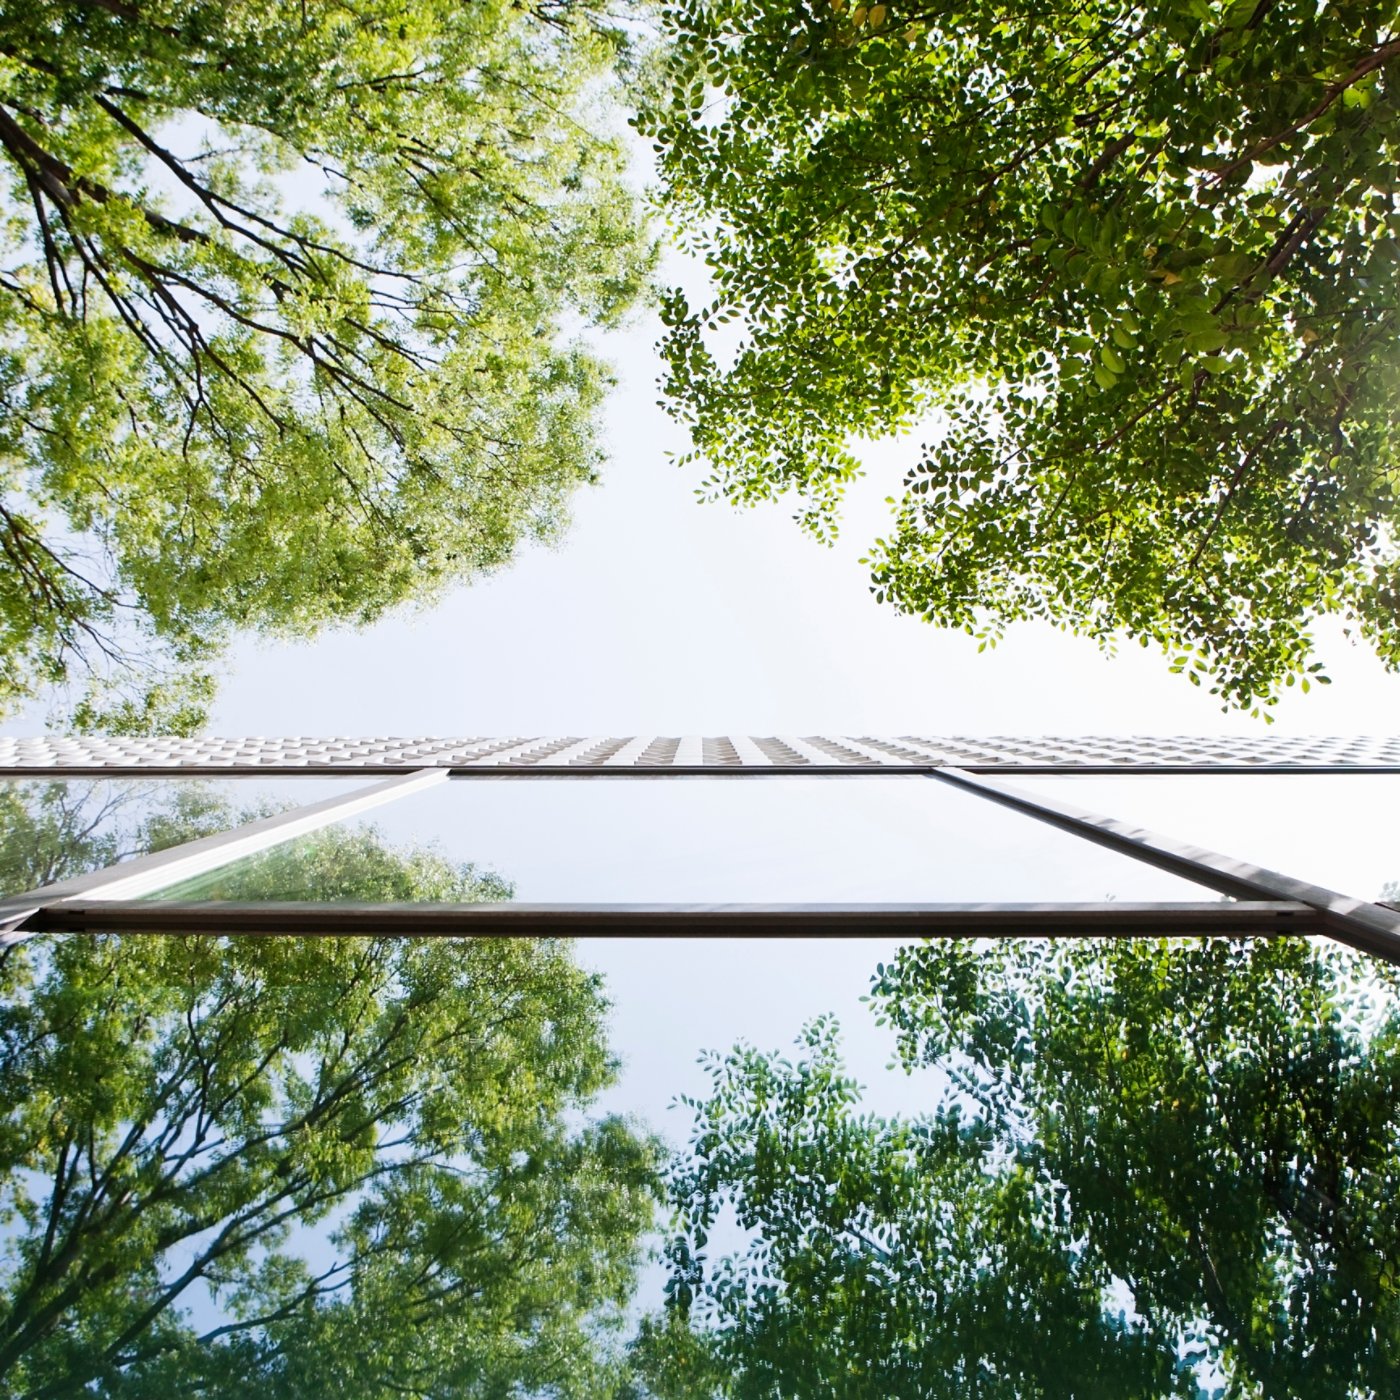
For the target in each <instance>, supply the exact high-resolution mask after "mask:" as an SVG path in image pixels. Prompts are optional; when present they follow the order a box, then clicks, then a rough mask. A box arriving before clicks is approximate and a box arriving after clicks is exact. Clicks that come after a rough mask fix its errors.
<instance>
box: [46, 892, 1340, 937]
mask: <svg viewBox="0 0 1400 1400" xmlns="http://www.w3.org/2000/svg"><path fill="white" fill-rule="evenodd" d="M33 929H34V931H58V930H62V931H94V932H125V933H132V934H160V933H166V934H189V933H196V934H198V933H204V934H238V933H242V934H267V935H273V936H276V935H283V934H292V935H298V934H300V935H342V936H345V935H355V934H359V935H362V936H364V935H376V936H379V935H394V936H442V937H461V936H480V937H512V936H514V937H611V938H650V937H678V938H684V937H708V938H813V937H827V938H832V937H839V938H860V937H868V938H887V937H891V936H903V937H910V938H914V937H923V938H974V937H1001V938H1008V937H1025V938H1066V937H1118V938H1133V937H1138V938H1143V937H1153V938H1161V937H1169V936H1173V935H1181V934H1201V935H1205V936H1216V937H1229V938H1242V937H1258V936H1271V935H1274V936H1276V935H1280V934H1298V933H1315V932H1319V931H1321V929H1322V921H1321V918H1320V916H1319V915H1318V914H1317V912H1316V911H1314V910H1313V909H1311V908H1309V907H1308V906H1307V905H1304V904H1299V903H1295V902H1293V901H1265V902H1253V901H1250V902H1245V903H1225V902H1223V901H1222V902H1203V901H1195V902H1185V903H1155V904H1132V903H1127V902H1121V901H1103V902H1097V903H1090V904H1060V903H1054V904H525V903H509V902H507V903H500V904H407V903H405V904H360V903H355V904H310V903H297V902H293V901H288V902H285V903H281V902H279V903H273V904H251V903H249V904H244V903H234V902H222V901H191V902H188V903H178V902H175V901H168V900H160V901H153V902H146V901H131V902H117V901H107V900H104V901H100V902H92V903H86V902H81V901H65V902H61V903H57V904H51V905H49V906H47V907H46V908H44V909H41V910H39V911H38V912H37V914H36V915H35V916H34V918H33Z"/></svg>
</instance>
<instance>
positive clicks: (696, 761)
mask: <svg viewBox="0 0 1400 1400" xmlns="http://www.w3.org/2000/svg"><path fill="white" fill-rule="evenodd" d="M1047 772H1048V773H1059V774H1072V773H1081V774H1083V773H1138V774H1142V773H1159V774H1167V773H1236V774H1238V773H1244V772H1249V773H1284V772H1286V773H1300V774H1301V773H1320V772H1325V773H1398V774H1400V739H1380V740H1354V739H1340V740H1330V739H1317V740H1301V741H1288V740H1283V741H1280V740H1270V741H1259V740H1250V741H1217V740H1199V739H1198V740H1191V739H1141V740H1120V739H1108V740H1100V739H1073V740H1067V739H1040V740H1029V739H1025V740H1022V739H1017V740H1007V739H993V740H968V739H921V738H914V737H912V736H901V737H899V738H898V739H875V738H870V737H863V738H859V739H857V738H851V737H846V736H842V737H836V738H832V737H825V736H809V737H807V738H797V737H795V736H788V737H773V738H757V739H755V738H747V737H744V736H735V735H729V736H721V737H719V738H712V739H701V738H688V739H687V738H661V737H646V736H643V737H637V738H630V739H627V738H624V739H575V738H568V739H497V740H487V739H477V740H434V739H415V740H394V739H369V740H304V739H303V740H94V739H63V740H47V739H43V740H4V739H0V778H24V779H42V778H49V779H56V778H72V777H94V776H100V777H129V776H140V777H145V778H152V777H215V776H249V777H252V776H259V777H272V776H277V777H289V776H308V777H309V776H326V775H328V774H332V773H353V774H357V775H361V776H369V775H370V774H376V775H379V776H381V777H385V780H384V781H381V782H378V783H373V784H371V785H369V786H366V787H357V788H355V789H354V790H352V791H351V792H348V793H345V794H341V795H337V796H334V797H331V798H327V799H325V800H324V801H320V802H316V803H311V804H309V805H306V806H301V807H296V808H293V809H292V810H290V811H288V812H283V813H279V814H278V815H277V816H274V817H269V818H265V819H263V820H261V821H257V822H252V823H250V824H248V825H246V826H243V827H240V828H238V829H236V830H234V831H229V832H224V833H221V834H220V835H217V836H212V837H206V838H203V839H201V840H198V841H193V842H189V843H187V844H185V845H182V846H177V847H173V848H171V849H170V850H166V851H162V852H159V853H157V854H155V855H150V856H144V857H140V858H138V859H136V860H132V861H127V862H124V863H122V864H119V865H115V866H111V867H109V868H107V869H105V870H100V871H95V872H93V873H91V874H88V875H84V876H81V877H78V878H76V879H73V880H67V881H64V882H62V883H60V884H56V885H51V886H48V887H46V888H44V889H39V890H31V891H29V892H27V893H25V894H21V895H16V896H11V897H9V898H5V899H2V900H0V945H2V944H4V943H11V942H16V941H19V940H22V939H25V938H29V937H32V936H33V935H35V934H37V933H41V932H45V931H58V930H66V931H99V930H100V931H127V932H143V933H152V934H156V933H208V934H222V933H245V934H305V935H328V934H329V935H335V934H356V933H358V934H365V933H376V934H400V935H450V936H458V935H490V936H532V937H533V936H585V937H654V936H666V937H726V938H744V937H807V938H810V937H861V936H870V937H875V936H881V937H888V936H891V935H897V936H908V937H976V936H991V937H1052V938H1053V937H1083V936H1111V937H1162V936H1167V935H1174V934H1192V935H1202V936H1209V937H1229V938H1239V937H1249V936H1260V935H1277V934H1302V933H1310V934H1327V935H1330V936H1331V937H1333V938H1336V939H1338V940H1340V941H1342V942H1345V943H1348V944H1351V945H1352V946H1354V947H1357V948H1361V949H1363V950H1365V951H1366V952H1369V953H1371V954H1374V955H1375V956H1378V957H1381V958H1384V959H1386V960H1387V961H1391V962H1395V963H1400V911H1397V910H1392V909H1389V908H1387V907H1386V906H1383V905H1377V904H1370V903H1367V902H1366V901H1364V900H1359V899H1354V898H1351V897H1350V896H1347V895H1343V894H1338V893H1336V892H1335V891H1331V890H1326V889H1322V888H1320V887H1318V886H1315V885H1312V884H1309V883H1307V882H1305V881H1301V880H1297V879H1295V878H1293V877H1291V876H1288V875H1283V874H1279V873H1277V872H1274V871H1270V870H1266V869H1263V868H1262V867H1259V866H1255V865H1252V864H1250V863H1248V862H1244V861H1240V860H1236V859H1233V858H1232V857H1229V856H1226V855H1224V854H1221V853H1220V852H1217V851H1212V850H1208V849H1205V848H1203V847H1199V846H1193V845H1189V844H1186V843H1183V842H1181V841H1177V840H1174V839H1172V838H1169V837H1165V836H1160V835H1157V834H1155V833H1153V832H1149V831H1145V830H1143V829H1141V828H1139V827H1136V826H1134V825H1133V824H1131V823H1127V822H1123V821H1121V820H1119V819H1118V818H1116V817H1112V816H1107V815H1103V814H1100V813H1095V812H1089V811H1084V810H1082V809H1080V808H1077V807H1075V806H1073V805H1072V804H1069V803H1065V802H1060V801H1058V800H1056V799H1053V798H1048V797H1043V796H1041V795H1039V794H1033V793H1028V792H1021V791H1018V790H1016V789H1015V788H1012V787H1008V786H1006V785H1005V784H1004V783H1003V782H1001V781H998V780H997V778H995V777H991V776H988V775H989V774H996V775H1003V774H1009V773H1047ZM779 774H781V775H785V776H807V775H811V776H818V775H821V776H850V777H855V776H870V775H873V774H882V775H897V776H904V777H907V776H912V775H916V774H922V775H924V776H927V777H932V778H934V779H935V780H937V781H940V782H944V783H948V784H950V785H952V786H955V787H958V788H960V789H961V790H963V791H964V792H967V793H970V794H972V795H974V796H976V797H978V798H981V799H984V800H987V801H992V802H997V803H999V804H1001V805H1003V806H1006V807H1009V808H1011V809H1012V810H1014V811H1017V812H1019V813H1021V814H1022V815H1024V816H1026V817H1028V818H1031V819H1033V820H1036V821H1041V822H1045V823H1047V824H1049V825H1051V826H1055V827H1057V828H1059V829H1060V830H1062V831H1066V832H1069V833H1070V834H1072V835H1074V836H1076V837H1078V838H1080V839H1083V840H1088V841H1093V842H1095V843H1097V844H1099V845H1103V846H1107V847H1109V848H1111V849H1113V850H1115V851H1117V852H1119V853H1121V854H1123V855H1126V856H1128V857H1130V858H1132V859H1134V860H1139V861H1143V862H1144V863H1146V864H1149V865H1154V866H1157V867H1159V868H1161V869H1165V870H1168V871H1170V872H1171V873H1173V874H1175V875H1179V876H1182V877H1184V878H1186V879H1188V880H1191V881H1194V882H1195V883H1196V884H1198V885H1201V886H1203V887H1205V888H1207V889H1214V890H1217V891H1219V892H1220V893H1221V894H1222V895H1225V896H1227V897H1228V900H1229V901H1232V902H1225V901H1222V902H1220V903H1202V902H1186V903H1159V904H1128V903H1118V902H1112V901H1106V902H1103V903H1095V904H1011V903H1005V904H1003V903H976V904H715V905H696V904H665V905H657V904H568V905H560V904H517V903H509V904H494V905H493V904H476V905H421V904H400V905H372V904H343V905H342V904H336V905H325V904H301V903H290V902H289V903H286V904H237V903H223V902H179V901H160V902H156V903H148V902H144V901H140V900H138V899H136V898H135V896H138V895H141V894H148V893H151V892H152V891H155V890H158V889H162V888H166V887H168V886H170V885H172V884H176V883H179V882H180V881H183V880H186V879H189V878H190V877H192V876H194V875H197V874H202V873H206V872H208V871H210V870H215V869H218V868H219V867H221V866H223V865H226V864H227V863H229V862H230V861H233V860H237V859H239V858H240V857H243V856H246V855H249V854H251V853H253V852H255V851H261V850H265V849H268V848H269V847H271V846H274V845H278V844H280V843H282V842H284V841H286V840H290V839H291V838H293V837H295V836H298V835H301V834H302V833H304V832H307V831H311V830H314V829H316V828H317V827H320V826H324V825H327V824H329V823H332V822H336V821H340V820H343V819H345V818H346V817H349V816H352V815H355V814H357V813H359V812H363V811H366V810H369V809H370V808H372V807H375V806H378V805H380V804H381V803H385V802H391V801H395V800H397V799H398V798H400V797H404V796H407V795H408V794H410V793H413V792H417V791H421V790H422V789H423V788H424V787H426V786H430V785H434V784H437V783H439V782H443V781H445V780H447V779H448V777H449V776H451V777H453V778H457V779H461V778H464V777H493V778H511V779H523V778H531V777H555V778H559V777H565V778H571V779H572V778H596V777H631V778H636V777H642V776H651V777H686V776H696V775H705V776H718V775H726V776H734V777H761V776H765V775H767V776H775V775H779ZM385 775H393V776H385Z"/></svg>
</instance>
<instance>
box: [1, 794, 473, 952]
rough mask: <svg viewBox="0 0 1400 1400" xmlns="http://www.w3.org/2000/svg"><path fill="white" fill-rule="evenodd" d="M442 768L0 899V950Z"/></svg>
mask: <svg viewBox="0 0 1400 1400" xmlns="http://www.w3.org/2000/svg"><path fill="white" fill-rule="evenodd" d="M448 776H449V770H448V769H446V768H421V769H418V770H417V771H415V772H411V773H403V774H399V775H396V776H395V777H392V778H386V779H385V780H384V781H383V782H379V783H370V784H369V785H367V786H364V787H356V788H353V789H352V790H351V791H349V792H347V793H344V794H337V795H335V796H333V797H327V798H324V799H322V800H321V801H320V802H311V803H307V804H305V805H304V806H301V807H293V808H290V809H289V810H288V811H285V812H278V813H276V814H275V815H273V816H270V817H261V818H259V819H258V820H257V821H253V822H247V823H245V824H244V825H243V826H239V827H235V828H234V829H233V830H231V831H221V832H219V833H218V834H217V835H214V836H203V837H200V838H198V839H197V840H194V841H185V842H182V843H181V844H180V845H178V846H171V847H168V848H167V849H166V850H163V851H156V852H154V853H153V854H151V855H145V856H138V857H136V858H135V859H134V860H127V861H122V862H120V863H119V864H117V865H109V866H106V867H105V868H103V869H101V870H94V871H91V872H89V873H88V874H85V875H77V876H74V877H73V878H72V879H70V880H61V881H59V882H57V883H56V884H52V885H45V886H42V887H41V888H39V889H36V890H29V891H27V892H26V893H24V894H18V895H11V896H9V897H7V898H5V899H0V947H3V946H4V945H5V944H8V943H15V942H18V941H20V940H21V939H23V938H26V937H28V936H29V935H30V933H32V932H34V916H35V915H36V914H38V913H39V912H40V911H42V910H43V909H44V908H46V907H49V906H53V905H56V904H64V903H66V902H68V901H71V900H79V899H97V900H103V901H106V900H122V899H134V898H136V897H137V896H139V895H143V894H149V893H151V892H152V891H153V890H159V889H163V888H165V887H166V886H167V885H173V884H176V883H178V882H179V881H181V880H188V879H192V878H193V877H194V876H196V875H203V874H206V873H207V872H209V871H211V870H217V869H218V868H219V867H220V866H224V865H227V864H229V862H231V861H234V860H238V859H240V858H241V857H243V856H249V855H253V854H256V853H257V852H258V851H263V850H267V849H268V848H269V847H271V846H278V845H281V844H282V843H283V842H284V841H290V840H292V839H293V838H294V837H297V836H302V835H305V834H306V833H307V832H309V831H315V830H317V829H318V828H320V827H323V826H328V825H330V824H331V823H332V822H337V821H343V820H344V819H345V818H346V817H352V816H356V815H358V814H359V813H360V812H366V811H369V810H370V809H371V808H374V807H379V806H382V805H383V804H384V803H386V802H393V801H396V800H397V799H399V798H401V797H407V796H408V795H409V794H410V793H414V792H421V791H422V790H423V789H424V788H427V787H434V786H436V785H437V784H438V783H442V782H446V781H447V779H448Z"/></svg>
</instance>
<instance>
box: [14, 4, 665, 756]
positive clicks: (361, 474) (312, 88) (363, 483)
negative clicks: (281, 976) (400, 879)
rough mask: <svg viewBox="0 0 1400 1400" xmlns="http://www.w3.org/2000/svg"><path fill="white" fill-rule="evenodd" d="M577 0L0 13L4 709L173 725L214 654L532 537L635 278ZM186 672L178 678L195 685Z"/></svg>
mask: <svg viewBox="0 0 1400 1400" xmlns="http://www.w3.org/2000/svg"><path fill="white" fill-rule="evenodd" d="M625 46H626V45H625V38H624V35H623V33H622V26H621V25H620V24H619V23H615V22H614V21H613V20H611V19H610V18H609V17H608V14H607V12H606V9H605V7H604V6H602V5H598V4H595V3H594V0H540V3H538V4H535V5H532V6H528V7H527V6H522V5H520V4H517V3H508V2H507V0H483V2H482V3H474V4H471V5H459V4H454V3H450V0H369V3H367V4H363V5H355V6H349V5H344V4H341V3H337V0H307V3H305V4H301V5H294V6H287V5H283V4H279V3H274V0H239V3H237V4H232V5H230V4H226V3H211V0H151V2H150V3H146V0H137V3H128V0H60V3H50V0H21V3H17V4H13V5H7V6H6V8H5V13H4V15H3V16H0V152H2V153H3V158H4V161H3V165H4V171H5V174H6V176H7V177H8V178H7V182H6V190H5V194H4V204H3V208H4V214H5V223H4V228H3V231H2V232H0V407H2V408H3V412H2V413H0V420H2V422H3V426H2V427H0V434H3V436H0V654H3V655H4V657H5V663H6V664H5V666H4V667H3V671H2V673H0V674H2V675H3V679H0V706H4V705H6V704H9V703H13V702H14V701H16V700H17V699H20V698H23V697H24V696H26V695H28V694H31V693H33V692H34V691H35V690H36V689H37V688H38V687H39V686H40V685H41V684H45V683H56V684H67V685H69V686H71V687H73V688H75V689H76V691H77V694H78V701H77V707H76V713H77V717H78V719H79V721H80V722H82V723H84V724H88V725H95V724H105V725H107V726H108V727H113V726H115V727H126V728H136V729H140V728H147V729H148V728H150V727H151V726H152V725H158V724H164V725H165V726H166V727H174V728H182V729H188V728H189V727H191V726H193V725H195V724H197V723H198V722H199V719H200V717H201V713H202V706H203V704H204V703H205V702H206V701H207V699H208V695H209V682H208V680H207V677H204V676H203V675H202V673H201V672H200V671H199V669H198V668H200V667H207V665H208V664H209V663H210V662H211V660H212V659H213V657H214V656H216V655H217V653H218V650H219V648H220V646H221V645H222V643H223V642H224V641H225V640H226V638H227V636H228V635H229V633H230V630H231V629H232V628H235V627H246V628H254V629H258V630H262V631H266V632H272V633H295V634H304V633H309V632H311V631H313V630H314V629H316V628H318V627H320V626H321V625H323V624H325V623H328V622H335V621H344V622H356V623H363V622H368V621H370V620H372V619H374V618H376V617H378V616H380V615H381V614H382V613H384V612H385V611H386V610H387V609H389V608H392V607H394V606H395V605H397V604H400V603H403V602H405V601H406V600H412V599H417V600H428V599H432V598H434V597H436V596H437V595H438V594H439V593H441V592H442V591H443V590H444V589H445V588H446V587H447V586H448V585H450V584H451V583H453V582H455V581H458V580H462V579H466V578H469V577H471V576H473V575H475V574H478V573H481V572H483V571H488V570H491V569H494V568H496V567H498V566H500V565H501V564H503V563H504V562H505V561H506V560H507V559H508V558H509V557H510V555H511V553H512V550H513V549H514V548H515V546H516V544H517V542H518V541H519V540H520V539H521V538H522V537H539V538H550V537H552V536H554V535H555V534H556V533H557V532H558V530H559V528H560V527H561V524H562V522H563V521H564V519H565V507H566V502H567V499H568V497H569V495H570V493H571V492H572V491H573V490H574V489H575V488H576V487H577V486H578V485H579V484H580V483H582V482H586V481H591V480H593V479H594V478H595V475H596V468H597V464H598V461H599V459H600V452H599V448H598V444H597V442H596V439H595V430H594V419H595V414H596V410H597V408H598V405H599V401H600V398H601V395H602V393H603V391H604V388H605V385H606V383H607V375H606V373H605V371H604V369H603V367H602V365H601V364H600V363H599V361H598V360H597V359H596V358H595V357H594V356H593V355H592V354H591V353H589V352H588V350H587V349H586V348H584V347H583V346H582V344H581V343H580V342H577V341H573V340H571V339H570V338H569V336H570V333H571V332H572V331H573V330H574V328H575V327H577V326H579V325H581V324H584V323H590V322H591V323H594V324H609V323H612V322H614V321H615V320H616V319H617V318H618V317H619V316H620V315H621V314H622V313H623V312H624V310H625V309H626V308H627V306H628V305H629V304H630V303H631V302H632V301H633V300H634V299H635V297H636V295H637V293H638V291H639V289H640V288H641V286H642V285H643V283H644V280H645V276H646V273H647V269H648V267H649V263H650V256H651V253H650V247H649V243H648V239H647V237H646V235H645V233H644V231H643V229H642V227H641V225H640V222H639V220H638V218H637V215H636V211H635V209H634V201H633V198H632V196H631V194H630V192H629V190H628V189H627V187H626V185H625V183H624V180H623V165H624V153H623V151H622V148H621V146H620V143H619V142H618V141H616V140H614V139H612V138H610V137H608V136H607V135H605V134H603V132H604V128H605V124H606V111H607V103H608V101H609V92H610V91H611V89H612V86H613V81H612V79H613V75H614V73H615V71H616V66H617V63H618V61H619V56H620V55H621V54H622V53H623V51H624V49H625ZM191 668H195V669H194V673H193V675H192V674H191Z"/></svg>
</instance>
